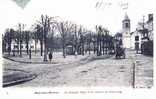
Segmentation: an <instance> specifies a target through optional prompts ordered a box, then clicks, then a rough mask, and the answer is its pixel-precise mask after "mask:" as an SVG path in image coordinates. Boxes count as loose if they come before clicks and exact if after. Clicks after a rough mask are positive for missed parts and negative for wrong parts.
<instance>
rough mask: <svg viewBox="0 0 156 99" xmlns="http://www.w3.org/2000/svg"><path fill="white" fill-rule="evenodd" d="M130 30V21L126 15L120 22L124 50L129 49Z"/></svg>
mask: <svg viewBox="0 0 156 99" xmlns="http://www.w3.org/2000/svg"><path fill="white" fill-rule="evenodd" d="M130 29H131V24H130V19H129V17H128V15H127V13H126V14H125V17H124V19H123V21H122V42H123V47H124V48H130V47H131V35H130Z"/></svg>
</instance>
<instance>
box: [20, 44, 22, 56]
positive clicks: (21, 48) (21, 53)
mask: <svg viewBox="0 0 156 99" xmlns="http://www.w3.org/2000/svg"><path fill="white" fill-rule="evenodd" d="M20 57H22V41H20Z"/></svg>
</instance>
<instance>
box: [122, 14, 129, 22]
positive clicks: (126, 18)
mask: <svg viewBox="0 0 156 99" xmlns="http://www.w3.org/2000/svg"><path fill="white" fill-rule="evenodd" d="M124 20H130V19H129V17H128V15H127V13H125V16H124ZM124 20H123V21H124Z"/></svg>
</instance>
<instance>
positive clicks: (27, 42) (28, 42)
mask: <svg viewBox="0 0 156 99" xmlns="http://www.w3.org/2000/svg"><path fill="white" fill-rule="evenodd" d="M26 46H27V55H28V54H29V47H28V46H29V42H27V44H26Z"/></svg>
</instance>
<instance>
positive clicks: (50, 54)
mask: <svg viewBox="0 0 156 99" xmlns="http://www.w3.org/2000/svg"><path fill="white" fill-rule="evenodd" d="M49 60H50V62H51V60H52V53H51V52H50V53H49Z"/></svg>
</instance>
